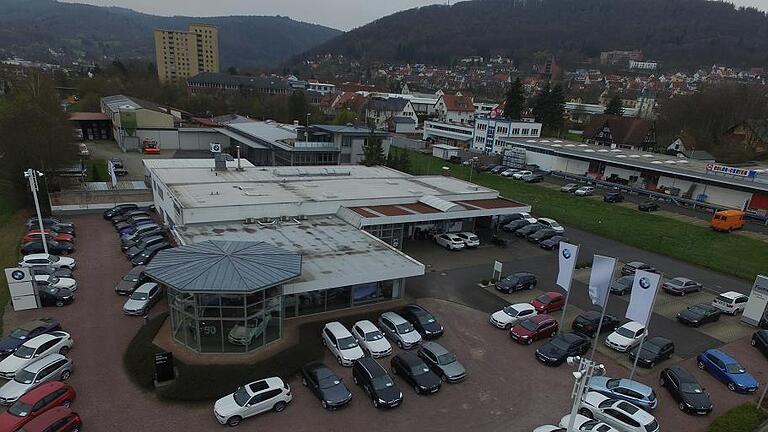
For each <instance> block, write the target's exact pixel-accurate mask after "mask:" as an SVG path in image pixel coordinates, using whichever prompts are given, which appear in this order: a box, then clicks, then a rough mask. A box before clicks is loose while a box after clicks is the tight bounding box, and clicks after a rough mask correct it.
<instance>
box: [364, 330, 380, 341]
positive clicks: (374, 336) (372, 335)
mask: <svg viewBox="0 0 768 432" xmlns="http://www.w3.org/2000/svg"><path fill="white" fill-rule="evenodd" d="M383 338H384V335H382V334H381V332H380V331H378V330H374V331H372V332H368V333H366V334H365V340H366V341H368V342H372V341H377V340H380V339H383Z"/></svg>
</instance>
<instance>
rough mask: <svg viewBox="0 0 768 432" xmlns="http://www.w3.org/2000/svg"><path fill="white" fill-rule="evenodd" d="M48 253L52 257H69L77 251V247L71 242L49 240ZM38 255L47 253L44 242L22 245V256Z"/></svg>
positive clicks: (38, 241) (36, 241) (37, 241)
mask: <svg viewBox="0 0 768 432" xmlns="http://www.w3.org/2000/svg"><path fill="white" fill-rule="evenodd" d="M46 243H47V245H48V253H49V254H52V255H69V254H71V253H72V252H74V251H75V245H74V244H73V243H70V242H60V241H56V240H47V241H46ZM36 253H45V249H44V248H43V241H42V240H35V241H31V242H27V243H24V244H23V245H21V254H22V255H29V254H36Z"/></svg>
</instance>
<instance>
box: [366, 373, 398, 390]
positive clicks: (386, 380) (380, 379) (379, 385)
mask: <svg viewBox="0 0 768 432" xmlns="http://www.w3.org/2000/svg"><path fill="white" fill-rule="evenodd" d="M371 382H372V383H373V388H375V389H376V390H384V389H386V388H390V387H394V386H395V383H394V382H392V378H390V377H389V375H381V376H377V377H373V380H371Z"/></svg>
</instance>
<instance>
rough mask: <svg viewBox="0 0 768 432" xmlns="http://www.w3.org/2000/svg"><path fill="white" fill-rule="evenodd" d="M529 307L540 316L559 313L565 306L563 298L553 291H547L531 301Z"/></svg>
mask: <svg viewBox="0 0 768 432" xmlns="http://www.w3.org/2000/svg"><path fill="white" fill-rule="evenodd" d="M531 305H532V306H533V308H534V309H536V312H538V313H540V314H546V313H551V312H555V311H559V310H561V309H562V308H563V306H564V305H565V296H564V295H562V294H560V293H559V292H555V291H547V292H545V293H543V294H541V295H540V296H538V297H536V298H535V299H533V300H531Z"/></svg>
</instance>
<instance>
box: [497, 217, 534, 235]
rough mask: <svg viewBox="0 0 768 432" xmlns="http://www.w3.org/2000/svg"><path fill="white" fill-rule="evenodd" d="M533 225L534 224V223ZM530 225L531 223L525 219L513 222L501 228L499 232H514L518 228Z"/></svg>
mask: <svg viewBox="0 0 768 432" xmlns="http://www.w3.org/2000/svg"><path fill="white" fill-rule="evenodd" d="M534 223H535V222H534ZM528 225H531V222H530V221H529V220H527V219H518V220H513V221H511V222H509V223H506V224H504V225H502V226H501V230H502V231H504V232H515V231H517V230H519V229H520V228H523V227H526V226H528Z"/></svg>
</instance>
